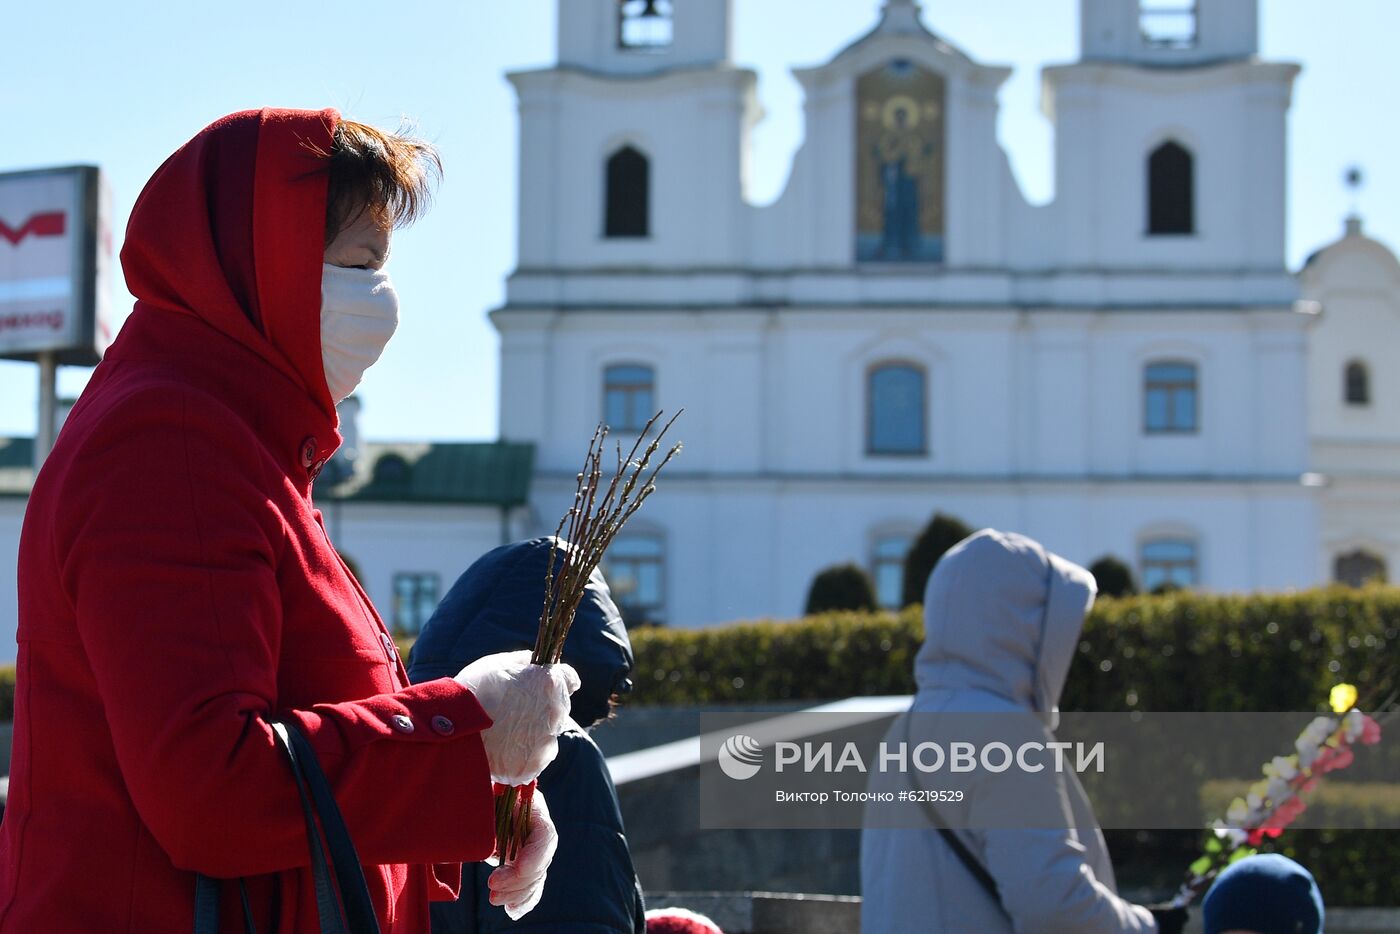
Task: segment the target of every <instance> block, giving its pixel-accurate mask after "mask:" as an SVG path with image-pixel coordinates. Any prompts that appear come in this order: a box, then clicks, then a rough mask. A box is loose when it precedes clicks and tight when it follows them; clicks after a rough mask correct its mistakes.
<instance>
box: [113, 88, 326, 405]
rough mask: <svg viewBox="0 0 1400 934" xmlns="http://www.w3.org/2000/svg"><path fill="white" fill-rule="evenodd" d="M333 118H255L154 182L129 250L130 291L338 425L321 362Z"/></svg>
mask: <svg viewBox="0 0 1400 934" xmlns="http://www.w3.org/2000/svg"><path fill="white" fill-rule="evenodd" d="M339 122H340V114H339V113H337V112H336V111H335V110H319V111H317V110H281V109H273V108H266V109H263V110H245V111H242V112H240V113H235V114H229V115H228V116H227V117H223V118H222V119H220V120H217V121H215V122H214V123H212V124H210V125H209V126H208V127H206V128H205V129H204V130H202V131H201V132H200V133H199V134H198V135H197V136H195V138H194V139H192V140H190V141H189V142H188V143H186V144H185V145H184V146H182V147H180V149H179V150H177V151H176V152H175V154H174V155H172V156H171V157H170V158H169V159H167V160H166V161H165V164H164V165H162V166H161V167H160V168H159V169H158V170H157V171H156V174H155V175H153V176H152V177H151V180H150V181H149V182H147V183H146V187H145V189H144V190H143V191H142V192H141V196H140V197H139V198H138V199H137V200H136V206H135V207H134V208H133V209H132V212H131V220H130V222H129V223H128V224H127V228H126V243H125V245H124V246H123V247H122V252H121V260H122V269H123V271H124V272H125V274H126V283H127V288H129V289H130V290H131V294H132V295H135V296H136V298H137V302H138V305H140V304H146V305H149V306H152V307H154V308H159V309H162V310H165V311H173V312H178V313H181V314H187V315H193V316H194V317H196V318H199V319H200V320H202V321H203V322H205V323H206V324H208V325H210V326H212V327H213V328H215V329H217V330H218V331H220V332H221V333H223V334H224V335H225V336H227V337H229V338H232V339H233V340H236V341H238V342H239V343H240V344H243V345H244V346H246V347H247V348H248V349H250V350H251V351H253V352H254V353H256V354H257V355H259V356H261V357H263V358H264V359H266V360H267V361H269V362H270V363H271V364H272V365H273V366H275V367H276V368H277V369H278V370H280V371H282V372H283V373H285V374H286V375H287V376H288V377H289V378H290V379H291V380H292V381H293V382H295V383H296V384H297V385H299V386H301V387H302V388H303V389H304V390H305V391H306V393H307V395H308V396H309V397H310V398H311V400H312V401H313V402H315V403H316V405H317V407H319V408H320V409H322V410H323V411H324V412H325V413H326V414H327V415H328V416H329V417H330V419H331V423H332V424H334V422H335V405H334V403H333V402H332V400H331V397H330V391H329V390H328V389H327V388H326V377H325V369H324V365H323V364H322V362H321V263H322V259H323V257H324V254H325V240H324V237H325V217H326V191H327V182H328V177H327V174H326V172H325V171H324V168H325V160H326V156H327V154H328V153H329V152H330V148H331V137H332V134H333V133H334V132H335V128H336V126H337V124H338V123H339Z"/></svg>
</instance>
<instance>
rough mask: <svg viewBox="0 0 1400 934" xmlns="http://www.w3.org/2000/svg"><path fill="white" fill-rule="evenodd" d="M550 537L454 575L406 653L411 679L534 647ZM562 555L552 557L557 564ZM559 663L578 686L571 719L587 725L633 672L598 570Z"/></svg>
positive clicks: (505, 549) (443, 674)
mask: <svg viewBox="0 0 1400 934" xmlns="http://www.w3.org/2000/svg"><path fill="white" fill-rule="evenodd" d="M553 541H554V539H553V538H552V537H551V538H536V539H531V540H530V541H525V542H514V543H512V544H509V545H502V546H501V547H499V548H496V549H494V550H492V551H489V552H487V553H486V554H485V555H483V556H482V557H481V558H479V559H478V560H477V561H476V562H475V563H474V564H472V566H471V567H469V568H467V570H466V571H465V572H464V573H463V574H462V576H461V577H459V578H457V582H456V583H455V584H453V585H452V589H451V590H449V591H448V592H447V596H446V597H443V599H442V602H441V603H439V604H438V607H437V609H436V610H434V611H433V615H432V617H431V618H429V620H428V621H427V623H425V624H424V625H423V631H422V633H421V634H420V635H419V636H418V641H417V642H415V643H414V645H413V652H412V654H411V655H410V656H409V664H408V674H409V677H410V678H411V679H412V680H413V681H414V682H415V683H417V682H421V681H431V680H432V679H434V678H450V677H452V676H453V675H455V674H457V672H459V671H461V670H462V668H464V667H465V666H466V665H467V664H469V663H471V662H473V661H476V660H477V659H478V658H481V657H482V656H483V655H492V654H494V653H496V652H512V651H515V650H517V649H532V648H534V646H535V635H536V633H538V631H539V625H540V612H541V611H542V610H543V609H544V578H545V570H546V568H547V567H548V564H549V550H550V545H551V544H552V542H553ZM562 563H563V556H562V555H557V556H556V558H555V565H556V568H557V567H558V566H560V565H562ZM564 661H565V662H567V663H569V664H570V665H572V666H573V667H574V669H575V670H576V671H577V672H578V674H579V678H580V680H582V682H583V685H582V687H580V688H579V689H578V691H577V692H576V693H575V694H574V697H573V706H572V708H571V709H570V716H572V717H573V719H574V722H575V723H577V724H578V725H579V726H582V727H588V726H592V725H593V724H594V723H597V722H598V721H600V720H602V719H604V718H605V717H607V715H608V697H609V696H610V695H611V694H612V693H613V692H614V691H618V690H619V689H620V688H621V689H622V690H623V691H624V692H625V690H626V688H623V687H622V684H623V682H624V681H625V680H626V678H627V676H628V674H630V673H631V671H632V644H631V643H630V642H629V641H628V640H627V630H626V628H624V627H623V625H622V615H621V614H620V613H619V612H618V609H617V605H616V604H615V603H613V600H612V595H611V594H610V593H609V592H608V585H607V582H606V581H604V580H603V575H602V572H601V571H598V570H594V572H593V576H592V577H590V578H589V580H588V586H587V587H586V588H585V590H584V593H583V601H582V602H581V603H580V604H579V608H578V616H577V617H575V619H574V625H573V628H572V629H570V630H569V637H568V639H566V640H565V642H564Z"/></svg>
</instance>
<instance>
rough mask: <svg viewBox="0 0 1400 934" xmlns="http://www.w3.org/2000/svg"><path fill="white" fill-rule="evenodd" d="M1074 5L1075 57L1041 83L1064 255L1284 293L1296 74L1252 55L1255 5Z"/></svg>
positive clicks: (1109, 0) (1186, 1) (1154, 1)
mask: <svg viewBox="0 0 1400 934" xmlns="http://www.w3.org/2000/svg"><path fill="white" fill-rule="evenodd" d="M1079 8H1080V36H1081V54H1080V59H1079V61H1078V62H1076V63H1074V64H1070V65H1063V66H1058V67H1053V68H1048V69H1046V71H1045V79H1044V108H1045V111H1046V114H1047V116H1049V117H1050V119H1051V120H1052V121H1053V122H1054V123H1055V132H1056V202H1057V204H1058V206H1059V208H1060V211H1061V217H1060V220H1061V231H1062V233H1061V240H1062V243H1063V244H1064V245H1065V248H1066V250H1067V251H1068V255H1066V256H1064V257H1063V258H1062V261H1063V262H1064V263H1065V264H1066V265H1069V266H1071V267H1082V268H1092V269H1102V270H1115V269H1116V270H1124V269H1160V268H1163V267H1174V268H1177V269H1192V270H1196V271H1205V270H1215V271H1217V272H1219V273H1229V274H1231V275H1235V276H1239V277H1241V279H1240V280H1237V281H1241V282H1242V281H1243V280H1244V279H1248V280H1249V285H1248V286H1247V287H1248V288H1250V289H1251V290H1252V294H1253V295H1254V297H1255V298H1256V299H1257V298H1259V297H1260V293H1259V286H1260V285H1267V283H1269V282H1270V281H1271V282H1272V286H1269V287H1270V288H1272V289H1273V291H1275V292H1277V297H1278V298H1279V299H1280V300H1285V299H1287V298H1288V297H1289V296H1288V294H1287V293H1286V290H1285V289H1284V286H1283V283H1284V282H1285V281H1287V279H1288V277H1287V275H1286V260H1285V255H1284V232H1285V216H1284V204H1285V200H1286V198H1285V182H1286V177H1285V149H1286V126H1287V114H1288V106H1289V101H1290V94H1291V89H1292V85H1293V79H1294V77H1295V76H1296V75H1297V73H1298V70H1299V69H1298V66H1297V65H1293V64H1289V63H1281V62H1265V61H1261V60H1260V59H1259V58H1258V57H1257V53H1258V48H1259V22H1258V6H1257V3H1256V2H1255V0H1080V6H1079ZM1226 291H1228V289H1226ZM1215 297H1217V296H1204V295H1203V296H1201V298H1202V299H1206V298H1215ZM1218 297H1219V298H1226V297H1228V296H1226V295H1225V294H1221V295H1219V296H1218Z"/></svg>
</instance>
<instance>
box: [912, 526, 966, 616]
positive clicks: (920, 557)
mask: <svg viewBox="0 0 1400 934" xmlns="http://www.w3.org/2000/svg"><path fill="white" fill-rule="evenodd" d="M971 534H972V529H971V528H969V527H968V525H967V524H966V523H965V522H963V521H962V520H961V519H955V518H953V517H952V516H945V515H944V514H943V513H941V512H936V513H934V514H933V518H932V519H930V520H929V523H928V525H927V526H925V527H924V530H923V531H922V532H920V533H919V537H918V538H916V539H915V540H914V544H913V545H911V546H910V547H909V554H907V555H905V556H904V578H903V585H902V587H901V588H900V591H901V594H902V597H901V600H900V603H901V604H902V605H904V606H913V605H914V604H916V603H923V602H924V587H925V586H926V585H927V584H928V579H929V575H930V574H932V573H933V569H934V566H935V565H937V564H938V559H940V558H942V557H943V555H944V554H945V553H946V552H947V551H948V549H950V548H952V547H953V546H954V545H956V544H957V543H958V542H960V541H962V540H963V539H965V538H967V537H968V536H969V535H971Z"/></svg>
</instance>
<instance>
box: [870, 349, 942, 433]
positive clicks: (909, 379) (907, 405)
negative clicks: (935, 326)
mask: <svg viewBox="0 0 1400 934" xmlns="http://www.w3.org/2000/svg"><path fill="white" fill-rule="evenodd" d="M925 400H926V391H925V381H924V371H923V370H922V369H920V368H919V367H917V366H913V365H910V364H903V363H893V364H884V365H881V366H879V367H876V368H875V369H873V370H871V371H870V375H869V377H868V379H867V385H866V439H865V449H866V451H867V452H868V453H870V454H916V455H917V454H926V453H927V452H928V443H927V439H926V438H925V437H924V424H925V421H926V418H927V416H926V415H925Z"/></svg>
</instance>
